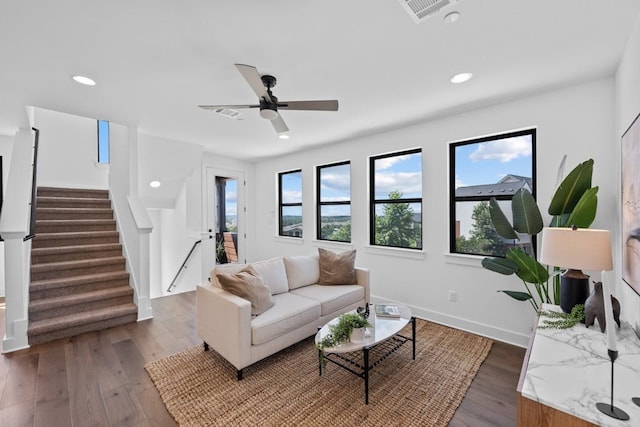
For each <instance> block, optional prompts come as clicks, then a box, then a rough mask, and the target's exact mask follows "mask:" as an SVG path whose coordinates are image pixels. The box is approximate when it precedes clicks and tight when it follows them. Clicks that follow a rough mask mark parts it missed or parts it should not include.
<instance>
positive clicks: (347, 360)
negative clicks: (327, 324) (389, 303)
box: [318, 311, 416, 405]
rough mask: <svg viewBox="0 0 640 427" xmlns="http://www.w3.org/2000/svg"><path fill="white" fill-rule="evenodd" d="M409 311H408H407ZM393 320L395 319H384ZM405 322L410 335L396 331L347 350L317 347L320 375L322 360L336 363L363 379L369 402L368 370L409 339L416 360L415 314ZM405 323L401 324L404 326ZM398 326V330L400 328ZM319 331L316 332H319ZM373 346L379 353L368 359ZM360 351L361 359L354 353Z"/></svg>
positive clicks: (365, 399)
mask: <svg viewBox="0 0 640 427" xmlns="http://www.w3.org/2000/svg"><path fill="white" fill-rule="evenodd" d="M409 313H410V311H409ZM385 320H392V321H395V320H397V319H385ZM408 320H409V321H408V322H407V323H411V337H407V336H404V335H401V334H399V333H396V334H394V335H392V336H390V337H388V338H386V339H384V340H382V341H379V342H375V343H373V344H370V345H369V344H367V345H363V346H362V348H354V349H353V350H350V351H348V352H334V351H332V350H333V349H324V350H320V349H318V370H319V373H320V376H322V368H323V365H324V363H323V362H324V361H328V362H331V363H333V364H335V365H338V366H339V367H341V368H342V369H345V370H347V371H349V372H351V373H352V374H354V375H356V376H358V377H360V378H362V379H364V403H365V404H367V405H368V404H369V372H371V370H372V369H373V368H374V367H375V366H376V365H378V364H379V363H380V362H382V361H383V360H384V359H386V358H387V357H389V355H391V354H392V353H394V352H396V351H397V350H398V349H399V348H400V347H402V346H403V345H404V344H405V343H407V342H408V341H411V342H412V344H413V360H416V318H415V316H410V318H409V319H408ZM404 326H406V323H405V324H404V325H403V326H402V328H404ZM402 328H400V330H401V329H402ZM319 333H320V332H318V334H319ZM374 348H380V349H381V352H380V354H376V356H377V357H376V359H375V360H373V361H372V360H370V356H371V350H373V349H374ZM360 351H362V360H359V359H360V358H358V357H356V356H357V355H354V353H358V352H360Z"/></svg>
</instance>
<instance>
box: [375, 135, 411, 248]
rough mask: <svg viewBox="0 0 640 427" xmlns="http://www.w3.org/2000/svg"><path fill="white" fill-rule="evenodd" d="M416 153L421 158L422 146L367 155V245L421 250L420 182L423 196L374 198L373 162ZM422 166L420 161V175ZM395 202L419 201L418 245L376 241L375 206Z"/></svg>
mask: <svg viewBox="0 0 640 427" xmlns="http://www.w3.org/2000/svg"><path fill="white" fill-rule="evenodd" d="M416 153H420V155H421V159H422V148H421V147H420V148H412V149H410V150H403V151H394V152H392V153H385V154H379V155H376V156H370V157H369V245H371V246H377V247H383V248H401V249H409V250H417V251H421V250H422V248H423V247H424V241H423V240H424V227H423V226H422V225H423V221H422V215H423V210H424V206H423V204H422V200H423V198H424V194H423V190H424V189H423V188H422V183H421V187H420V193H421V194H422V196H423V197H419V198H417V197H406V198H402V199H388V198H387V199H376V182H375V181H376V177H375V175H376V170H375V163H376V161H377V160H381V159H386V158H389V157H400V156H406V155H411V154H416ZM422 166H423V162H422V161H421V162H420V175H421V176H422V174H423V170H422ZM396 203H409V204H412V203H419V204H420V216H421V219H420V233H421V236H420V245H419V247H415V248H413V247H409V246H396V245H382V244H378V243H376V206H377V205H384V204H396Z"/></svg>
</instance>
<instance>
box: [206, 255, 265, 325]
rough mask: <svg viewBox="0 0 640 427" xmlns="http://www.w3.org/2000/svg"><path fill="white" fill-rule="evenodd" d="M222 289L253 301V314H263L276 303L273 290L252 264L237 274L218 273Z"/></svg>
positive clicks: (217, 276)
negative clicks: (272, 293) (272, 294)
mask: <svg viewBox="0 0 640 427" xmlns="http://www.w3.org/2000/svg"><path fill="white" fill-rule="evenodd" d="M216 278H217V279H218V282H219V283H220V286H221V287H222V289H224V290H225V291H227V292H230V293H232V294H234V295H237V296H239V297H240V298H244V299H246V300H248V301H249V302H250V303H251V314H252V315H258V314H262V313H264V312H265V311H267V310H268V309H270V308H271V307H273V305H274V304H275V301H274V299H273V296H271V290H270V289H269V287H268V286H267V285H265V284H264V281H263V280H262V277H260V275H258V274H257V273H256V272H255V270H253V268H251V266H248V267H246V268H244V269H243V270H242V271H240V272H238V273H236V274H228V273H216Z"/></svg>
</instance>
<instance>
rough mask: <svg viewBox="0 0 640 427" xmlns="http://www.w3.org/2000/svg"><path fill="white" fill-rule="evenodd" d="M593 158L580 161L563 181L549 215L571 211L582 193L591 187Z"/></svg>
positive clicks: (552, 200)
mask: <svg viewBox="0 0 640 427" xmlns="http://www.w3.org/2000/svg"><path fill="white" fill-rule="evenodd" d="M592 174H593V159H589V160H587V161H586V162H583V163H580V164H579V165H578V166H576V167H575V168H574V169H573V170H572V171H571V172H569V175H567V177H566V178H565V179H564V180H563V181H562V183H561V184H560V186H559V187H558V189H557V190H556V192H555V194H554V195H553V198H552V199H551V203H550V204H549V215H562V214H566V213H569V212H571V211H572V210H573V209H574V207H575V206H576V204H577V203H578V200H580V197H582V194H583V193H584V192H585V191H587V190H588V189H589V188H591V176H592Z"/></svg>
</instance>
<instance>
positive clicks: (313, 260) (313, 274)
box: [284, 254, 320, 290]
mask: <svg viewBox="0 0 640 427" xmlns="http://www.w3.org/2000/svg"><path fill="white" fill-rule="evenodd" d="M284 266H285V268H286V270H287V280H288V282H289V289H290V290H291V289H296V288H299V287H301V286H307V285H313V284H316V283H318V280H319V279H320V264H319V263H318V255H317V254H314V255H299V256H286V257H284Z"/></svg>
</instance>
